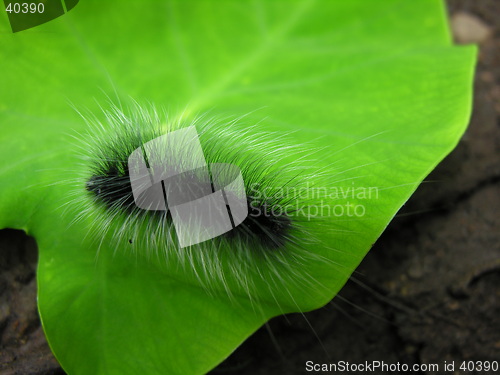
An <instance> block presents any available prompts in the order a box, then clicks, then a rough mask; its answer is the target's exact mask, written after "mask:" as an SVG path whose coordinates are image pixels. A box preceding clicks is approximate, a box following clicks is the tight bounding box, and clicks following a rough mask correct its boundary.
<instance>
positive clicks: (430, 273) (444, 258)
mask: <svg viewBox="0 0 500 375" xmlns="http://www.w3.org/2000/svg"><path fill="white" fill-rule="evenodd" d="M448 5H449V9H450V14H452V15H455V17H457V15H459V16H458V19H456V21H457V24H455V25H454V27H455V32H456V36H457V39H458V40H461V41H467V40H468V39H472V40H474V39H476V40H477V41H478V42H479V44H480V56H479V64H478V69H477V76H476V82H475V99H474V113H473V117H472V122H471V125H470V127H469V129H468V130H467V132H466V134H465V136H464V137H463V139H462V140H461V142H460V144H459V146H458V147H457V149H456V150H455V151H453V153H452V154H450V155H449V156H448V157H447V158H446V159H445V160H444V161H443V163H441V164H440V165H439V167H438V168H437V169H436V170H435V171H434V172H433V173H432V174H431V175H430V176H429V177H428V178H427V179H426V181H427V182H426V183H424V184H422V185H421V186H420V187H419V189H418V191H417V192H416V193H415V194H414V196H413V197H412V198H411V199H410V201H409V202H408V203H407V204H406V205H405V207H404V208H403V209H402V211H401V212H400V214H398V216H397V218H396V219H395V220H394V221H393V222H392V223H391V224H390V226H389V227H388V229H387V230H386V231H385V233H384V234H383V235H382V237H381V238H380V239H379V240H378V241H377V243H376V245H375V246H374V248H373V249H372V250H371V251H370V253H369V254H368V255H367V257H366V258H365V259H364V261H363V262H362V264H361V265H360V267H359V268H358V269H357V271H356V273H355V274H354V276H353V278H351V280H350V281H349V282H348V283H347V285H346V286H345V287H344V288H343V290H342V291H341V293H340V295H339V296H337V297H336V298H335V299H334V301H333V302H331V303H330V304H329V305H327V306H325V307H324V308H322V309H319V310H316V311H313V312H310V313H307V314H305V316H303V315H301V314H291V315H288V316H283V317H278V318H275V319H273V320H272V321H271V322H269V324H268V325H267V327H263V328H262V329H260V330H259V331H258V332H256V333H255V334H254V335H253V336H252V337H251V338H250V339H249V340H247V341H246V342H245V343H244V344H243V345H242V346H241V347H240V348H238V349H237V350H236V351H235V353H233V355H232V356H230V357H229V359H228V360H227V361H225V362H224V363H222V364H221V365H220V366H219V367H218V368H216V369H215V370H213V372H212V373H213V374H241V375H247V374H255V375H263V374H305V373H307V372H306V371H305V363H306V361H314V362H315V363H325V362H327V363H330V362H333V363H335V362H337V361H348V362H350V363H364V361H366V360H367V361H372V360H378V361H384V362H385V363H397V362H399V363H401V364H403V363H404V364H408V365H412V364H434V363H436V364H439V365H440V368H441V371H439V373H444V372H443V370H442V368H443V367H442V365H443V363H444V361H447V363H451V362H452V361H454V363H455V372H453V371H452V372H446V373H447V374H452V373H455V374H461V373H467V374H475V373H478V374H479V373H481V374H484V373H487V372H475V371H470V372H462V371H458V366H459V365H460V363H462V361H469V360H472V361H488V360H489V361H493V360H496V361H499V362H500V289H499V286H500V220H499V212H500V199H499V197H500V163H499V161H500V160H499V159H500V158H499V155H500V133H499V128H500V1H498V0H449V1H448ZM464 14H465V21H464ZM470 16H475V17H477V19H478V20H479V21H478V22H479V26H477V27H476V25H475V24H474V22H473V21H474V20H473V21H470ZM470 22H472V25H471V24H470ZM481 25H482V26H481ZM488 33H489V35H488ZM0 249H1V251H0V375H14V374H23V375H35V374H36V375H49V374H52V375H56V374H64V372H63V371H62V370H61V368H60V367H59V365H58V364H57V361H56V360H55V359H54V357H53V356H52V354H51V352H50V349H49V348H48V345H47V343H46V341H45V338H44V335H43V332H42V329H41V327H40V321H39V318H38V315H37V310H36V280H35V268H36V260H37V248H36V244H35V242H34V240H33V239H31V238H28V237H26V236H25V235H24V234H23V233H22V232H20V231H13V230H3V231H0ZM351 373H356V372H351ZM374 373H383V372H381V371H378V372H377V371H376V372H374ZM393 373H394V374H399V373H403V372H399V371H396V372H393ZM414 373H417V374H427V373H429V374H431V373H432V374H435V373H436V372H430V371H427V372H426V371H419V372H414ZM491 373H492V372H491ZM89 375H91V374H89Z"/></svg>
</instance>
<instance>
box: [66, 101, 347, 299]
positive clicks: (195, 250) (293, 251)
mask: <svg viewBox="0 0 500 375" xmlns="http://www.w3.org/2000/svg"><path fill="white" fill-rule="evenodd" d="M103 113H104V119H103V120H99V119H98V117H97V116H92V115H90V116H83V117H84V119H85V120H86V122H87V123H88V126H89V127H88V128H89V131H88V133H87V134H81V135H79V136H78V137H77V138H78V139H79V140H80V148H81V149H82V150H83V155H82V156H83V160H84V163H83V167H84V168H83V169H82V170H83V173H82V175H81V177H80V178H79V179H78V181H77V183H76V184H75V185H74V190H73V196H74V199H73V200H72V202H71V206H72V207H76V208H77V211H78V214H76V215H75V219H74V220H88V221H89V222H90V223H91V225H90V228H89V233H90V234H91V235H92V237H93V238H94V239H95V240H97V241H98V242H102V241H104V240H107V241H110V242H111V243H113V246H114V249H115V252H116V253H120V255H123V254H122V253H127V254H128V255H129V256H133V257H141V258H147V259H149V260H150V261H152V262H154V263H155V264H157V265H158V266H159V267H165V268H167V269H168V272H169V273H170V274H172V273H173V274H174V275H175V276H176V277H179V278H187V279H188V280H189V281H190V282H192V281H193V280H195V281H196V282H198V283H200V284H201V285H202V286H203V287H204V288H206V289H207V290H208V291H210V292H217V291H224V293H227V294H228V295H231V294H233V293H244V294H245V295H247V296H248V297H250V298H251V299H257V300H258V299H259V298H258V297H256V295H257V293H256V290H257V289H258V288H260V286H262V285H266V288H267V289H268V290H269V293H270V294H269V295H270V296H272V297H273V298H274V296H275V293H276V292H277V291H279V290H282V289H283V288H285V290H287V289H288V287H289V286H290V285H292V284H300V288H312V289H315V290H318V289H321V288H322V286H321V285H319V283H318V282H317V281H316V279H315V278H314V277H313V276H312V275H311V274H310V273H309V270H308V269H307V267H304V266H305V265H306V264H307V263H308V262H315V263H318V262H319V263H324V262H329V263H332V261H331V260H329V259H327V258H326V257H324V256H322V255H319V254H315V253H314V252H311V251H309V250H308V246H309V245H311V244H315V243H316V244H318V243H319V240H318V239H317V236H316V233H317V231H318V230H325V228H323V227H322V225H321V221H322V219H321V217H314V218H313V217H311V216H310V215H308V210H307V208H308V207H310V206H311V205H314V204H315V200H314V198H310V197H308V194H305V193H304V192H307V191H308V189H311V186H314V185H312V184H311V181H315V182H316V183H317V184H320V183H321V182H320V181H321V180H322V178H323V174H324V173H323V172H322V171H321V170H319V168H318V167H316V168H313V167H312V165H313V161H312V160H309V157H310V155H311V154H312V153H314V150H311V149H308V148H307V147H304V146H298V145H295V146H291V145H289V144H288V143H287V140H286V137H284V136H283V135H280V134H276V133H271V132H265V131H262V130H260V129H259V126H258V125H250V126H247V125H246V124H245V123H244V120H245V118H244V116H243V117H240V118H236V119H216V118H209V117H208V116H201V117H198V118H195V119H193V120H189V121H188V120H185V119H182V118H180V119H169V118H168V116H167V115H166V114H165V113H160V112H159V111H158V110H157V109H156V108H155V107H154V106H153V105H150V106H149V107H144V106H141V105H139V104H137V103H134V104H133V105H132V106H131V107H130V109H128V110H122V109H120V108H119V107H117V106H112V107H111V108H110V109H109V110H104V111H103ZM188 126H194V127H196V129H197V131H198V134H199V140H200V143H201V146H202V149H203V152H204V157H205V159H206V161H207V163H208V164H209V165H211V164H216V163H230V164H232V165H235V166H237V167H238V168H239V169H240V171H241V174H242V176H243V181H244V184H245V189H246V204H247V208H248V216H247V217H246V218H245V220H244V221H243V222H242V223H241V224H240V225H238V226H236V227H235V228H233V229H232V230H230V231H228V232H227V233H224V234H223V235H220V236H217V237H215V238H213V239H210V240H208V241H204V242H201V243H199V244H195V245H192V246H188V247H181V246H179V241H178V238H177V233H176V230H175V227H174V225H172V217H171V214H170V212H169V211H168V210H167V211H162V210H143V209H141V208H138V207H137V206H136V204H135V203H134V197H133V194H132V189H131V179H130V176H129V170H128V167H127V163H128V158H129V155H130V154H131V153H132V152H133V151H134V150H136V149H138V148H141V147H142V146H143V145H144V144H146V143H147V142H148V141H151V140H153V139H156V138H158V137H160V136H162V135H163V134H168V133H170V132H174V131H176V130H179V129H185V128H186V127H188ZM189 157H190V153H189V152H185V153H183V155H182V157H181V158H189ZM167 162H168V161H167ZM283 165H286V168H283ZM311 170H312V171H313V172H311ZM194 178H196V176H195V177H194ZM197 184H198V185H199V183H197ZM322 246H324V247H327V245H326V244H323V245H322ZM98 252H99V250H98ZM333 265H334V266H335V267H336V268H338V265H337V264H333ZM262 283H263V284H262ZM258 284H259V285H260V286H259V287H258V286H257V285H258ZM274 299H275V300H276V298H274ZM278 305H279V304H278Z"/></svg>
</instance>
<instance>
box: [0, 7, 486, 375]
mask: <svg viewBox="0 0 500 375" xmlns="http://www.w3.org/2000/svg"><path fill="white" fill-rule="evenodd" d="M1 17H2V18H0V21H1V23H0V34H1V36H0V53H1V59H0V71H1V72H2V76H1V78H0V126H1V129H2V131H1V134H0V137H1V138H0V140H1V145H2V148H1V150H0V152H1V157H2V160H3V162H2V163H1V164H0V181H1V183H0V189H1V190H0V227H11V228H20V229H24V230H25V231H26V232H27V233H29V234H32V235H33V236H34V237H35V238H36V240H37V243H38V245H39V249H40V259H39V267H38V286H39V294H38V298H39V310H40V314H41V318H42V322H43V326H44V329H45V333H46V335H47V338H48V340H49V343H50V345H51V348H52V349H53V351H54V353H55V355H56V357H57V358H58V360H59V361H60V363H61V365H62V366H63V367H64V369H65V370H66V371H67V372H68V373H69V374H85V375H87V374H106V375H112V374H119V375H124V374H136V373H142V374H182V375H186V374H201V373H205V372H207V371H209V370H210V369H211V368H213V367H214V366H216V365H217V364H218V363H219V362H220V361H222V360H223V359H224V358H225V357H227V356H228V355H229V354H230V353H231V352H232V351H233V350H234V349H235V348H236V347H237V346H238V345H239V344H240V343H241V342H242V341H243V340H244V339H245V338H247V337H248V336H249V335H250V334H251V333H252V332H254V331H255V330H256V329H257V328H258V327H259V326H260V325H262V324H263V323H264V322H265V321H266V320H268V319H269V318H271V317H273V316H276V315H279V314H281V313H286V312H291V311H307V310H311V309H314V308H318V307H320V306H322V305H323V304H325V303H326V302H328V301H329V300H330V299H331V298H332V297H333V296H334V295H335V294H336V293H337V292H338V290H339V289H340V288H341V287H342V285H343V284H344V283H345V281H346V279H347V278H348V277H349V275H350V273H351V272H352V271H353V270H354V269H355V267H356V266H357V265H358V264H359V262H360V261H361V259H362V258H363V256H364V255H365V254H366V252H367V251H368V250H369V248H370V246H371V245H372V244H373V242H374V241H375V240H376V239H377V238H378V236H379V235H380V233H381V232H382V231H383V229H384V228H385V227H386V226H387V224H388V223H389V221H390V220H391V218H392V217H393V216H394V215H395V213H396V212H397V210H398V209H399V208H400V207H401V206H402V205H403V204H404V202H405V201H406V200H407V199H408V198H409V196H410V195H411V193H412V192H413V191H414V190H415V189H416V187H417V186H418V184H419V183H420V182H421V181H422V180H423V178H425V176H426V175H427V174H428V173H429V172H430V171H431V170H432V169H433V168H434V167H435V166H436V164H437V163H439V162H440V161H441V160H442V159H443V157H444V156H445V155H446V154H448V153H449V152H450V151H451V150H452V149H453V148H454V146H455V145H456V143H457V142H458V140H459V138H460V137H461V135H462V134H463V132H464V130H465V127H466V124H467V121H468V118H469V115H470V110H471V91H472V75H473V68H474V63H475V55H476V50H475V48H474V47H470V46H469V47H453V46H451V43H450V36H449V32H448V27H447V23H446V17H445V11H444V7H443V4H442V3H441V2H440V1H434V0H419V1H409V0H385V1H376V2H375V1H369V0H366V1H361V0H358V1H342V0H338V1H327V0H323V1H320V0H318V1H265V0H256V1H222V2H221V1H215V0H211V1H180V0H179V1H165V2H160V1H152V0H149V1H141V2H137V1H136V2H132V1H123V0H120V1H118V0H114V1H111V0H110V1H106V2H102V1H97V0H95V1H90V0H89V1H85V2H80V3H79V4H78V6H76V7H75V8H74V9H73V10H72V12H70V13H68V14H67V15H65V16H63V17H60V18H59V19H57V20H54V21H51V22H49V23H47V24H44V25H42V26H40V27H37V28H34V29H30V30H27V31H23V32H20V33H17V34H15V35H13V34H10V27H9V26H8V24H7V18H6V17H5V15H4V14H3V15H2V16H1ZM101 90H102V91H104V92H106V93H108V95H110V96H111V97H113V96H114V95H115V94H114V93H115V91H116V92H117V93H118V94H119V95H120V96H121V97H126V96H128V95H130V96H132V97H133V98H135V99H137V100H139V101H141V100H148V101H151V102H153V103H156V104H157V105H161V106H165V107H167V108H168V109H169V114H170V116H172V117H173V118H175V117H179V116H180V115H181V112H184V115H185V116H187V117H194V116H195V115H196V114H198V113H203V112H205V111H210V112H211V113H213V114H221V115H227V114H229V115H232V116H241V115H245V114H247V113H252V114H251V115H250V118H252V119H255V120H259V119H264V118H265V121H264V122H263V124H264V125H265V127H266V128H268V129H269V130H273V131H278V132H287V133H288V132H290V135H289V136H290V138H291V139H292V140H294V141H295V142H297V143H299V144H302V143H304V142H307V144H308V145H310V146H311V148H313V149H316V150H317V149H321V151H319V152H316V153H319V155H320V159H321V161H320V162H318V170H319V169H321V170H326V171H327V173H328V175H329V177H328V180H329V182H330V184H331V186H335V187H337V188H338V189H344V191H346V189H348V188H349V187H352V186H357V187H365V188H368V187H373V188H375V189H376V191H377V192H378V193H377V196H376V197H375V196H373V197H371V199H365V198H360V197H358V196H356V197H350V196H349V197H346V198H342V197H340V198H339V197H337V198H335V199H334V198H327V199H326V203H327V204H331V205H336V204H346V203H350V204H353V205H363V207H364V208H365V210H366V212H365V214H364V215H362V217H346V216H345V215H343V216H342V217H340V218H339V217H335V215H329V216H328V215H325V218H324V220H323V221H322V223H321V225H323V226H324V228H327V229H325V231H324V233H323V234H322V235H321V237H322V238H321V241H322V243H323V244H328V246H324V245H314V246H313V245H311V246H310V247H309V248H308V250H309V251H311V253H315V254H318V255H321V256H323V257H325V258H326V259H328V260H330V261H331V263H330V264H327V263H324V262H322V263H314V262H312V261H310V262H309V263H308V264H307V265H306V267H305V268H306V269H307V271H308V272H309V273H310V274H311V275H313V276H314V278H315V280H317V282H318V285H321V286H318V287H317V289H315V290H312V291H311V290H310V289H308V288H304V286H303V285H300V280H298V281H299V282H298V283H297V285H290V288H289V289H288V291H287V292H282V293H281V294H280V293H273V291H272V290H271V289H272V288H270V287H268V286H267V287H266V284H265V282H264V283H263V284H262V286H263V288H262V290H261V291H259V293H262V295H261V297H262V303H260V304H258V305H257V306H256V305H255V304H254V302H253V301H252V300H250V299H249V298H248V296H246V295H243V294H236V295H234V296H233V297H231V298H230V297H229V296H223V295H222V296H220V295H217V296H214V295H210V294H207V293H206V291H205V290H204V289H203V288H201V287H200V285H196V284H195V283H190V282H186V280H185V279H183V278H182V277H174V276H172V273H171V272H169V270H165V269H164V268H162V267H161V266H160V265H159V264H156V263H155V262H150V261H148V260H147V259H143V258H141V257H137V258H133V257H131V256H129V255H127V254H126V251H120V250H122V249H115V248H114V244H113V242H112V240H110V239H109V238H105V239H103V242H102V246H101V250H100V254H99V257H96V245H95V243H93V242H92V241H91V240H90V239H89V236H88V233H87V231H88V229H87V224H88V223H86V222H85V221H79V222H76V223H70V221H71V220H70V219H71V218H68V217H67V215H64V212H63V211H64V207H66V206H67V205H68V204H70V205H71V198H72V197H70V196H69V195H68V194H69V192H70V191H71V190H70V186H71V184H72V183H73V181H74V179H75V176H77V175H78V172H80V171H81V170H82V168H83V167H82V166H81V165H80V164H79V163H80V161H79V160H78V158H77V153H76V146H75V141H73V139H72V138H71V135H72V134H76V132H84V131H85V129H86V124H85V123H84V122H83V121H82V120H81V118H80V117H79V115H78V114H77V113H76V112H75V111H74V110H73V109H72V106H71V105H70V103H72V104H73V105H74V106H76V107H77V108H79V109H81V108H88V109H89V110H90V111H91V112H94V113H99V111H100V109H99V107H98V105H97V103H96V102H95V100H94V98H95V97H97V98H102V97H103V94H102V93H101ZM263 158H265V155H263ZM284 168H286V166H284ZM81 189H82V191H83V189H84V187H83V186H82V187H81ZM88 220H91V219H88ZM70 224H71V225H70ZM310 225H312V226H314V225H316V224H315V223H314V222H313V223H311V224H310ZM334 264H335V265H338V266H333V265H334ZM275 292H276V291H275ZM273 298H276V299H274V300H273Z"/></svg>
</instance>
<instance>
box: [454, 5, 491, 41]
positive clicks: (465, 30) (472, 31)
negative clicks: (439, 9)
mask: <svg viewBox="0 0 500 375" xmlns="http://www.w3.org/2000/svg"><path fill="white" fill-rule="evenodd" d="M451 29H452V31H453V35H454V37H455V40H456V41H457V42H458V43H463V44H467V43H481V42H483V41H485V40H486V39H488V37H489V36H490V35H491V31H492V29H491V27H490V26H488V25H487V24H486V23H484V22H483V20H481V19H480V18H478V17H476V16H474V15H472V14H469V13H465V12H458V13H455V14H454V15H453V16H452V17H451Z"/></svg>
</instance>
